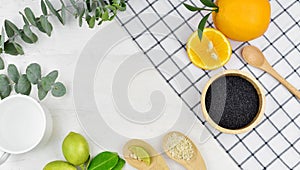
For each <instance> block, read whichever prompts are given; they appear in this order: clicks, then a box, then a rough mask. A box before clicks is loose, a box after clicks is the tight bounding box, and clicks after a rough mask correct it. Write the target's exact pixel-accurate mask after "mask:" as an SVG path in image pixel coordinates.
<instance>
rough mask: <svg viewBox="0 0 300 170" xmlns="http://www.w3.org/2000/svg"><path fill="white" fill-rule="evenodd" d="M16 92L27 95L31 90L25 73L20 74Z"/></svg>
mask: <svg viewBox="0 0 300 170" xmlns="http://www.w3.org/2000/svg"><path fill="white" fill-rule="evenodd" d="M16 87H17V88H16V89H15V90H16V92H17V93H21V94H24V95H29V94H30V92H31V84H30V82H29V80H28V79H27V76H26V75H25V74H23V75H21V76H20V78H19V80H18V83H17V84H16Z"/></svg>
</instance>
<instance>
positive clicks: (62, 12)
mask: <svg viewBox="0 0 300 170" xmlns="http://www.w3.org/2000/svg"><path fill="white" fill-rule="evenodd" d="M66 11H67V9H66V6H65V5H64V4H63V5H62V7H61V18H62V21H63V24H66Z"/></svg>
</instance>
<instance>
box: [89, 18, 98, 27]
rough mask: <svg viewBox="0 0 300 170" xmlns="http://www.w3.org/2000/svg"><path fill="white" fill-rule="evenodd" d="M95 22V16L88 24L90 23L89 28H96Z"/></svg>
mask: <svg viewBox="0 0 300 170" xmlns="http://www.w3.org/2000/svg"><path fill="white" fill-rule="evenodd" d="M95 21H96V18H95V16H92V17H91V18H90V20H89V21H88V23H89V28H94V27H95Z"/></svg>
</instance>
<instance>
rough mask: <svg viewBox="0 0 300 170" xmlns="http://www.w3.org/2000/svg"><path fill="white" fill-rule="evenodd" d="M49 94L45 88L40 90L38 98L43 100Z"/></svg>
mask: <svg viewBox="0 0 300 170" xmlns="http://www.w3.org/2000/svg"><path fill="white" fill-rule="evenodd" d="M47 94H48V92H47V91H45V90H44V89H43V88H38V97H39V100H43V99H44V98H45V97H46V96H47Z"/></svg>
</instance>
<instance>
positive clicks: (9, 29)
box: [4, 20, 15, 38]
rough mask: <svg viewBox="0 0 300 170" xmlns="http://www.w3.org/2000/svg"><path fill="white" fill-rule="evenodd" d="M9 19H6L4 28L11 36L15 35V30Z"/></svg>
mask: <svg viewBox="0 0 300 170" xmlns="http://www.w3.org/2000/svg"><path fill="white" fill-rule="evenodd" d="M8 22H9V21H8V20H5V21H4V28H5V32H6V35H7V36H8V37H9V38H11V37H13V36H14V35H15V31H14V30H13V28H12V27H10V25H9V24H8Z"/></svg>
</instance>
